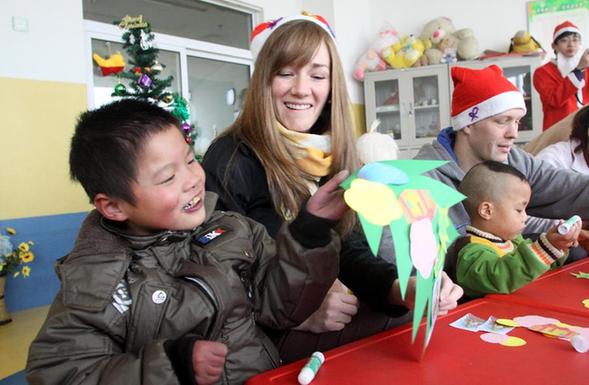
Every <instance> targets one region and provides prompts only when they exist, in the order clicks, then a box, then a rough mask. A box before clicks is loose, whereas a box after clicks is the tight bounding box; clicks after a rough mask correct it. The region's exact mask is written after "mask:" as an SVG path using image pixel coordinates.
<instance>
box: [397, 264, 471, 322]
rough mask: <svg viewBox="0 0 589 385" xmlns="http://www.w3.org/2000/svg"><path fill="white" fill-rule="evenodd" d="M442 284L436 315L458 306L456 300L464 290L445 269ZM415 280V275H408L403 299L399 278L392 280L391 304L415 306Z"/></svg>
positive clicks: (410, 308) (411, 308)
mask: <svg viewBox="0 0 589 385" xmlns="http://www.w3.org/2000/svg"><path fill="white" fill-rule="evenodd" d="M441 280H442V286H441V288H440V298H439V301H440V307H439V309H438V315H444V314H446V313H448V311H449V310H452V309H454V308H455V307H456V306H458V300H459V299H460V298H461V297H462V295H463V294H464V290H462V288H461V287H460V286H458V285H457V284H455V283H454V282H453V281H452V280H451V279H450V277H448V274H446V272H445V271H442V278H441ZM416 284H417V280H416V278H415V277H410V278H409V282H407V289H406V290H405V300H404V301H403V300H402V299H401V286H400V284H399V279H396V280H395V282H393V286H392V287H391V291H390V292H389V301H390V303H392V304H393V305H402V306H405V307H407V308H408V309H409V310H413V308H414V307H415V289H416Z"/></svg>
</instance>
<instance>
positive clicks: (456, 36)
mask: <svg viewBox="0 0 589 385" xmlns="http://www.w3.org/2000/svg"><path fill="white" fill-rule="evenodd" d="M420 38H421V39H422V40H424V41H426V40H429V41H430V42H431V48H428V49H426V50H425V55H426V57H427V59H428V62H429V64H438V63H441V62H442V59H443V58H444V61H445V62H448V61H452V57H451V55H452V54H453V53H454V52H455V55H456V57H457V58H458V59H460V60H471V59H474V58H475V57H477V56H478V54H479V44H478V41H477V39H476V38H475V37H474V32H473V31H472V29H470V28H463V29H460V30H458V31H456V28H455V27H454V23H452V20H451V19H450V18H447V17H437V18H435V19H433V20H430V21H429V22H428V23H426V25H425V26H424V27H423V30H422V32H421V35H420ZM440 46H442V47H440Z"/></svg>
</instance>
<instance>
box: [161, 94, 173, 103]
mask: <svg viewBox="0 0 589 385" xmlns="http://www.w3.org/2000/svg"><path fill="white" fill-rule="evenodd" d="M162 101H163V102H164V103H166V104H170V103H172V102H173V101H174V96H173V95H172V94H164V95H162Z"/></svg>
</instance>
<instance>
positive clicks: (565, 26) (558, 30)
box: [552, 20, 581, 43]
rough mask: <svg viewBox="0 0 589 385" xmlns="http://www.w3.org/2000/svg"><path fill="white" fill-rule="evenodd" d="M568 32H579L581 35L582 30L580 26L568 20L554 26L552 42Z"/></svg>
mask: <svg viewBox="0 0 589 385" xmlns="http://www.w3.org/2000/svg"><path fill="white" fill-rule="evenodd" d="M566 32H574V33H578V34H579V36H581V31H580V30H579V28H577V26H576V25H574V24H573V23H571V22H570V21H568V20H567V21H564V22H562V23H560V24H559V25H557V26H556V27H554V33H553V34H552V42H553V43H556V39H558V38H559V37H560V36H561V35H562V34H563V33H566Z"/></svg>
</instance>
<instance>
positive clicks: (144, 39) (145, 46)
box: [139, 30, 151, 51]
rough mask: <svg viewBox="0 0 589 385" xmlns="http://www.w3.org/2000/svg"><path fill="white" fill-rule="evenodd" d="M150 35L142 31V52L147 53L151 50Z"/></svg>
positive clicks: (140, 36)
mask: <svg viewBox="0 0 589 385" xmlns="http://www.w3.org/2000/svg"><path fill="white" fill-rule="evenodd" d="M148 38H149V35H148V34H146V33H145V31H144V30H141V32H140V35H139V46H140V47H141V49H142V50H144V51H147V50H148V49H150V48H151V42H149V41H148Z"/></svg>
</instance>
